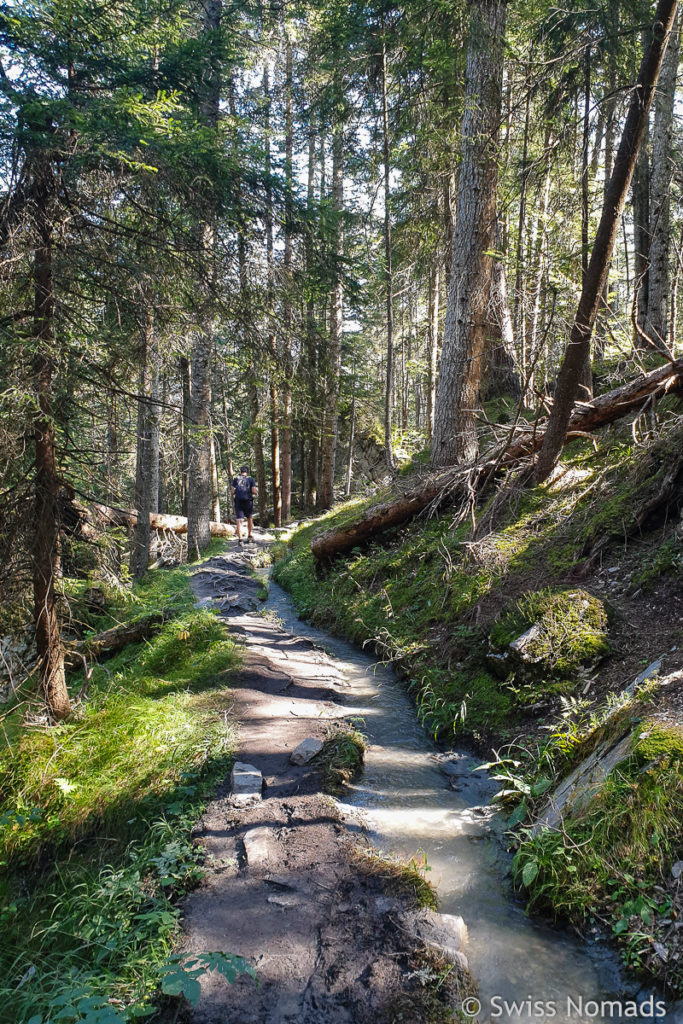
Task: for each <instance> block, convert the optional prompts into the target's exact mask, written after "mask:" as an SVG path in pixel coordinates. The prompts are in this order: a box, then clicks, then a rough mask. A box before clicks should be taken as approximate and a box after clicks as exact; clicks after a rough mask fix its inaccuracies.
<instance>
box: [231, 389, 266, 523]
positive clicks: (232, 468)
mask: <svg viewBox="0 0 683 1024" xmlns="http://www.w3.org/2000/svg"><path fill="white" fill-rule="evenodd" d="M250 397H251V396H250ZM222 398H223V437H224V438H225V471H226V473H227V475H228V486H227V495H228V500H227V501H226V513H225V515H226V520H227V521H229V519H230V494H231V493H232V482H233V480H234V479H235V465H234V463H233V461H232V431H231V430H230V417H229V416H228V403H227V400H226V397H225V386H223V395H222ZM256 412H257V415H258V399H257V405H256ZM261 461H262V462H263V450H261ZM256 481H257V483H258V485H259V487H260V486H261V482H260V481H259V479H258V476H257V478H256Z"/></svg>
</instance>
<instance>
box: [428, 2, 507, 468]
mask: <svg viewBox="0 0 683 1024" xmlns="http://www.w3.org/2000/svg"><path fill="white" fill-rule="evenodd" d="M504 34H505V4H504V2H502V0H478V2H477V3H476V4H473V5H472V15H471V23H470V33H469V41H468V52H467V75H466V83H465V113H464V116H463V125H462V148H461V160H460V169H459V175H458V195H457V209H456V234H455V237H454V240H453V258H452V261H451V281H450V287H449V290H448V302H447V307H446V323H445V328H444V341H443V348H442V352H441V366H440V369H439V383H438V388H437V396H436V410H435V416H434V437H433V440H432V465H434V466H446V465H452V464H453V463H461V462H467V461H470V460H472V459H474V458H475V457H476V454H477V450H478V440H477V419H476V417H477V409H478V405H479V385H480V382H481V378H482V369H483V357H484V349H485V323H486V318H487V312H488V304H489V294H490V288H491V270H492V262H493V261H492V256H491V253H492V251H493V249H494V248H495V243H496V191H497V182H498V167H497V159H498V129H499V123H500V107H501V83H502V65H503V39H504Z"/></svg>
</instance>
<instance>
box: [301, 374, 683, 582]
mask: <svg viewBox="0 0 683 1024" xmlns="http://www.w3.org/2000/svg"><path fill="white" fill-rule="evenodd" d="M682 387H683V359H677V360H674V361H672V362H670V363H667V364H666V365H664V366H661V367H659V368H658V369H656V370H652V371H651V372H650V373H646V374H643V375H642V376H641V377H638V378H636V379H635V380H633V381H629V382H628V383H627V384H623V385H622V386H621V387H618V388H615V389H614V390H613V391H609V392H608V393H607V394H605V395H600V396H599V397H597V398H595V399H593V401H592V402H586V403H583V404H581V405H580V406H579V407H577V408H576V409H575V411H574V413H573V414H572V417H571V419H570V421H569V428H568V430H567V435H566V438H565V444H568V443H569V442H570V441H573V440H576V439H577V438H579V437H583V436H585V435H586V434H589V433H591V431H593V430H597V429H598V428H599V427H604V426H607V425H608V424H610V423H613V422H615V420H618V419H621V418H622V417H624V416H627V415H629V413H633V412H637V411H638V410H640V409H642V407H643V406H644V405H645V403H647V402H650V401H653V400H654V399H655V398H656V397H657V396H660V395H664V394H668V393H670V392H673V391H680V390H681V388H682ZM545 428H546V423H545V422H544V423H541V424H538V425H537V426H536V427H534V428H531V429H527V430H523V431H521V432H520V433H519V434H517V436H514V435H513V434H512V432H511V436H510V438H509V439H508V441H507V442H506V443H505V444H504V445H503V446H502V447H500V446H499V447H498V448H496V449H494V450H493V451H489V452H487V453H486V454H485V455H484V456H483V457H482V458H481V459H479V460H478V461H477V462H474V463H469V464H467V465H462V466H457V467H454V468H452V469H447V470H444V471H443V472H441V473H439V474H437V475H434V476H427V477H423V478H422V479H421V481H420V483H419V484H418V485H417V486H415V487H413V488H411V489H410V490H408V491H405V492H404V493H403V494H401V495H399V496H398V497H397V498H395V499H393V500H392V501H388V502H383V503H382V504H380V505H376V506H375V507H374V508H371V509H369V510H368V511H367V512H366V513H365V514H364V515H363V516H362V517H361V518H360V519H358V520H356V521H355V522H353V523H350V524H348V525H345V526H343V527H339V528H337V529H333V530H327V531H326V532H325V533H321V534H319V535H317V536H315V537H313V540H312V541H311V551H312V552H313V555H314V557H315V558H316V559H317V560H318V561H319V562H326V561H329V560H330V559H332V558H335V557H336V556H337V555H340V554H344V552H346V551H350V550H351V549H352V548H354V547H356V546H357V545H359V544H364V543H366V542H367V541H370V540H372V539H373V538H374V537H376V536H377V535H379V534H381V533H383V532H385V531H386V530H390V529H393V528H394V527H397V526H402V525H403V524H405V523H407V522H409V521H410V520H411V519H413V518H414V517H415V516H416V515H418V514H419V513H420V512H422V511H423V509H426V508H427V507H428V506H429V505H432V504H433V503H435V502H440V501H445V500H449V501H451V502H458V501H459V502H460V503H461V504H466V505H467V506H469V507H473V505H474V502H475V500H476V499H477V498H478V497H480V496H481V494H482V493H483V491H484V490H485V489H486V487H487V485H488V484H489V483H491V482H492V480H494V479H495V478H496V477H497V476H498V475H499V474H501V473H503V472H504V471H506V470H512V469H516V468H520V467H521V466H522V465H523V464H524V463H525V462H527V461H528V460H531V459H532V458H533V456H534V454H535V452H537V451H538V450H539V448H540V447H541V444H542V443H543V438H544V435H545Z"/></svg>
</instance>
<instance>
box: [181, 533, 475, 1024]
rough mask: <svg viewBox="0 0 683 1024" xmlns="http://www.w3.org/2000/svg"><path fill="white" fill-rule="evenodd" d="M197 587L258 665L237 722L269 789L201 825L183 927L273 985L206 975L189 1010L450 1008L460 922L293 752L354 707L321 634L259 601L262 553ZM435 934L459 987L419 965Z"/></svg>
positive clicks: (219, 803)
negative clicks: (339, 805) (307, 632)
mask: <svg viewBox="0 0 683 1024" xmlns="http://www.w3.org/2000/svg"><path fill="white" fill-rule="evenodd" d="M193 589H194V590H195V593H196V595H197V599H198V601H200V602H206V603H213V604H218V605H219V607H220V608H221V610H222V614H224V615H227V616H228V617H229V619H230V626H231V629H232V630H234V631H235V632H237V633H238V634H240V635H241V636H242V637H243V640H244V643H245V647H246V650H245V655H244V668H243V671H242V672H241V674H240V676H239V679H238V681H237V684H236V685H235V688H234V690H233V691H232V698H233V703H232V706H231V707H230V708H229V709H227V708H226V713H229V715H230V718H231V720H232V721H233V722H235V723H237V725H238V729H239V740H238V760H239V761H240V762H246V763H249V764H251V765H253V766H254V767H255V768H257V769H258V770H259V771H260V772H261V773H262V775H263V780H264V789H263V798H262V799H261V800H257V801H256V802H255V803H253V804H252V805H251V806H247V807H240V806H235V805H234V800H233V798H232V797H231V791H230V782H229V780H226V784H225V786H224V788H223V790H222V791H221V792H220V793H219V795H218V797H217V799H216V800H215V801H214V802H213V803H212V804H211V805H210V807H209V808H208V810H207V812H206V814H205V815H204V818H203V820H202V822H201V824H200V827H199V830H198V833H197V838H198V839H199V841H200V842H201V843H202V844H203V845H204V847H205V848H206V851H207V866H208V875H207V878H206V881H205V883H204V884H203V886H202V887H201V888H200V889H199V890H198V891H197V892H196V893H194V894H193V895H192V896H191V897H190V898H189V899H188V900H187V903H186V906H185V911H184V927H185V934H184V940H183V949H184V950H186V951H188V952H199V951H209V950H222V951H225V952H230V953H235V954H240V955H242V956H244V957H246V958H247V959H248V960H249V961H250V962H251V963H252V964H253V965H254V966H255V968H256V971H257V974H258V980H259V983H258V985H256V984H255V983H254V981H253V980H252V979H251V978H249V977H248V976H244V977H242V978H240V979H238V981H237V982H236V983H235V984H234V985H232V986H229V985H228V984H227V982H225V980H224V979H223V978H222V977H220V976H218V975H210V976H208V977H206V978H205V979H204V980H203V981H202V997H201V1000H200V1002H199V1004H198V1006H197V1007H196V1008H194V1009H193V1010H191V1011H189V1013H190V1018H189V1019H191V1020H192V1021H193V1022H195V1024H210V1022H211V1024H212V1022H216V1024H217V1022H218V1021H220V1022H221V1024H252V1022H253V1024H257V1022H259V1024H261V1022H266V1021H267V1022H268V1024H285V1022H297V1024H314V1022H315V1024H319V1022H320V1021H322V1020H324V1021H325V1022H326V1024H336V1022H339V1024H341V1022H345V1024H346V1022H349V1024H350V1022H353V1024H364V1022H367V1024H381V1022H383V1021H387V1022H388V1021H393V1020H394V1019H405V1020H408V1019H409V1020H411V1021H412V1022H415V1024H417V1022H419V1021H422V1020H427V1019H429V1020H430V1021H433V1020H441V1019H443V1020H446V1019H450V1017H449V1016H448V1014H449V1006H453V1004H454V1002H455V1001H456V1000H457V997H458V988H464V987H469V986H470V985H471V981H470V980H469V976H468V974H467V972H466V971H465V970H463V967H462V964H463V961H464V957H463V956H462V954H461V953H458V952H457V949H458V948H459V946H460V944H461V943H462V941H463V938H464V929H463V928H462V927H461V923H460V922H459V921H458V919H456V918H448V917H446V916H444V917H442V916H441V915H438V914H435V913H434V912H433V911H429V910H425V909H420V908H419V907H417V906H416V901H415V899H414V898H413V897H412V896H411V894H410V893H409V892H408V890H407V889H406V890H405V891H404V892H399V891H397V889H396V887H395V886H396V880H395V878H393V879H392V878H391V877H390V876H391V873H390V872H387V873H386V874H385V873H384V872H382V871H379V872H377V871H376V865H374V864H372V862H371V860H370V858H368V857H367V855H366V854H365V853H364V851H365V850H367V846H366V845H365V844H364V841H363V840H362V838H359V837H358V836H357V835H352V834H351V833H350V832H349V830H348V829H347V828H346V826H345V825H344V823H343V822H342V821H341V820H340V817H339V814H338V812H337V809H336V806H335V804H334V802H333V801H332V800H331V799H330V798H329V797H327V796H326V795H324V794H323V793H322V792H321V776H320V774H319V772H318V771H317V770H316V768H315V762H313V765H311V764H308V765H303V766H295V765H293V764H292V763H291V762H290V755H291V753H292V751H293V750H294V748H295V747H296V746H297V745H298V744H299V743H300V742H301V741H302V740H304V739H306V738H307V737H315V738H318V739H324V737H325V735H326V733H328V732H329V730H330V729H333V728H334V727H335V723H338V722H339V721H340V720H341V719H342V718H343V716H344V715H345V714H348V713H349V712H350V711H351V710H352V709H350V708H349V707H345V706H344V692H343V687H344V680H343V678H342V677H341V675H340V673H339V672H338V670H337V669H336V668H335V666H334V664H333V662H332V661H331V659H330V658H328V657H327V656H326V655H325V654H324V653H323V652H322V651H320V650H318V649H316V648H315V647H314V646H313V645H312V644H311V643H310V641H308V640H306V639H304V638H297V637H294V636H292V635H290V634H288V633H286V632H285V631H284V630H283V629H282V628H281V627H280V626H279V625H278V623H277V622H276V621H273V620H272V619H269V618H267V617H266V616H264V615H261V614H258V612H257V609H258V605H259V600H258V596H259V591H260V590H261V584H260V582H259V581H258V580H256V579H254V578H253V576H252V575H251V573H250V568H249V552H248V550H247V551H245V552H242V551H239V550H237V549H236V550H234V551H232V552H231V553H230V554H228V555H226V556H224V557H219V558H214V559H212V560H211V561H210V562H209V563H207V564H206V565H205V566H204V567H203V568H202V569H201V570H200V571H199V572H198V573H197V574H195V576H194V577H193ZM226 720H227V719H226ZM371 864H372V866H371ZM425 940H426V941H425ZM434 944H436V945H440V946H442V947H444V946H445V947H449V948H450V960H451V962H455V963H456V964H457V970H456V971H452V972H451V974H450V975H449V977H450V978H452V979H453V985H451V986H450V989H449V990H448V991H447V986H446V985H443V984H441V985H440V987H438V989H437V988H436V987H435V988H433V989H431V990H430V988H429V986H427V987H424V986H422V985H420V984H418V981H417V979H416V978H415V977H411V972H412V971H414V970H416V969H417V968H420V967H424V966H425V964H426V962H427V959H426V958H428V957H429V956H431V957H433V956H434V952H433V946H434ZM428 945H429V946H430V947H431V948H432V951H431V952H430V953H427V948H428ZM446 966H447V965H446ZM434 977H435V980H436V979H437V974H436V972H435V973H434ZM435 1012H436V1014H437V1016H434V1014H435ZM401 1013H403V1017H401V1016H400V1014H401ZM428 1015H429V1017H428Z"/></svg>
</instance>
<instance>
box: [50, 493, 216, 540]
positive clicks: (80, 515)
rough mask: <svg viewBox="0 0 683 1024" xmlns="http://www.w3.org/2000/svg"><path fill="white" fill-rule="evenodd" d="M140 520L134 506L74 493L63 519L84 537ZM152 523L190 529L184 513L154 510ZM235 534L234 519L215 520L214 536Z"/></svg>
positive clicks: (158, 527)
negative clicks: (78, 497)
mask: <svg viewBox="0 0 683 1024" xmlns="http://www.w3.org/2000/svg"><path fill="white" fill-rule="evenodd" d="M137 522H138V513H137V509H134V508H115V507H113V506H111V505H103V504H101V503H100V502H97V501H93V502H90V503H89V504H88V505H87V506H86V505H84V504H82V503H81V502H80V501H77V500H76V499H75V498H74V497H72V496H67V497H66V498H65V499H64V501H63V503H62V523H63V525H64V527H65V529H66V530H67V532H68V533H71V534H73V535H75V536H78V537H82V538H83V539H84V540H90V539H94V538H95V536H96V535H97V533H98V529H99V530H102V529H106V528H107V527H116V526H122V527H125V528H126V529H128V530H132V529H134V528H135V526H137ZM149 525H150V529H152V530H170V531H171V533H176V534H180V535H182V534H186V533H187V519H186V518H185V517H184V516H173V515H168V514H162V513H161V512H150V514H149ZM234 534H235V527H234V526H232V525H231V524H230V523H211V536H212V537H232V536H234Z"/></svg>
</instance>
